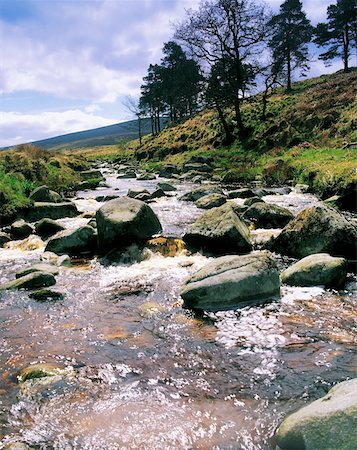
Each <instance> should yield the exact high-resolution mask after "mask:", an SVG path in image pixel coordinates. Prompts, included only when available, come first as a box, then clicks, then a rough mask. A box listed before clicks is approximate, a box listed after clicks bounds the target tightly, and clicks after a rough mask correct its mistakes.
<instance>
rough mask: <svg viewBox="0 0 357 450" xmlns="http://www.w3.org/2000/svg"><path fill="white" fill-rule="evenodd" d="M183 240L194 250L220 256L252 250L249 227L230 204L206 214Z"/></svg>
mask: <svg viewBox="0 0 357 450" xmlns="http://www.w3.org/2000/svg"><path fill="white" fill-rule="evenodd" d="M183 240H184V241H185V242H186V243H187V244H188V246H189V247H191V248H192V249H195V250H201V249H202V250H203V251H206V252H209V253H215V254H218V255H224V254H230V253H248V252H250V251H251V250H252V244H251V242H250V239H249V230H248V228H247V226H246V225H245V224H244V223H243V222H242V221H241V220H240V219H239V217H238V216H237V214H236V213H235V212H234V210H233V208H232V207H231V206H230V205H228V204H226V205H222V206H220V207H219V208H213V209H210V210H208V211H206V212H204V213H203V214H202V216H200V217H199V218H198V219H197V220H196V222H194V223H193V224H192V225H191V227H190V228H189V229H188V230H187V232H186V234H185V235H184V237H183Z"/></svg>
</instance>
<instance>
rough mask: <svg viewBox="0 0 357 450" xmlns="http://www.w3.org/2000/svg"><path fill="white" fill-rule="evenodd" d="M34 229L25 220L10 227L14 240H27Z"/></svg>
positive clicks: (18, 221) (17, 221)
mask: <svg viewBox="0 0 357 450" xmlns="http://www.w3.org/2000/svg"><path fill="white" fill-rule="evenodd" d="M33 231H34V230H33V228H32V226H31V225H30V224H28V223H26V222H25V221H24V220H23V219H20V220H16V222H14V223H13V224H12V225H11V227H10V234H11V237H12V239H26V238H27V237H29V236H30V234H31V233H33Z"/></svg>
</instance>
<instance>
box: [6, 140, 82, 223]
mask: <svg viewBox="0 0 357 450" xmlns="http://www.w3.org/2000/svg"><path fill="white" fill-rule="evenodd" d="M88 167H89V164H88V163H87V161H85V160H83V158H82V157H81V156H80V155H76V156H69V155H65V154H58V153H54V152H48V151H45V150H42V149H38V148H36V147H34V146H32V145H23V146H20V147H19V148H18V149H17V150H12V151H3V152H1V153H0V205H1V208H0V225H3V224H4V223H7V222H8V221H10V220H12V219H13V218H14V216H15V215H16V213H17V212H18V211H19V210H20V209H22V208H26V207H29V206H30V205H31V201H30V200H29V198H28V195H29V193H30V192H31V191H32V190H33V189H34V188H35V187H37V186H41V185H43V184H46V185H47V186H48V187H49V188H50V189H53V190H55V191H56V192H59V193H62V194H66V193H68V192H69V191H70V190H71V189H72V188H73V187H74V186H75V185H76V184H78V183H79V182H80V178H79V174H78V172H76V170H75V169H82V170H84V169H86V168H88Z"/></svg>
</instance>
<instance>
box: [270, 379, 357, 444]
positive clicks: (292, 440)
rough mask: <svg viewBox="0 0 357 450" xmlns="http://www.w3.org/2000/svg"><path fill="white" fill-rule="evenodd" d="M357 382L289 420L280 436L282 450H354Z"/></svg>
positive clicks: (341, 386) (346, 383) (348, 383)
mask: <svg viewBox="0 0 357 450" xmlns="http://www.w3.org/2000/svg"><path fill="white" fill-rule="evenodd" d="M356 424H357V378H355V379H353V380H348V381H344V382H343V383H339V384H337V385H336V386H335V387H333V388H332V389H331V390H330V391H329V392H328V394H327V395H325V396H324V397H322V398H320V399H318V400H316V401H314V402H312V403H310V404H309V405H307V406H305V407H304V408H301V409H299V410H298V411H297V412H295V413H294V414H291V415H290V416H288V417H287V418H286V419H285V420H284V421H283V423H282V424H281V425H280V427H279V429H278V431H277V433H276V442H277V444H278V446H279V448H280V449H282V450H305V449H314V450H327V449H331V450H332V449H333V450H353V449H355V448H356V442H357V426H356Z"/></svg>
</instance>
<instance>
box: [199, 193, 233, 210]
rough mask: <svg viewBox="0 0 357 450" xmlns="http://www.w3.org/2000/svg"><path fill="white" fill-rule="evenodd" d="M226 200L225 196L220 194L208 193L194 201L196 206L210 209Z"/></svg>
mask: <svg viewBox="0 0 357 450" xmlns="http://www.w3.org/2000/svg"><path fill="white" fill-rule="evenodd" d="M226 202H227V197H226V196H225V195H222V194H209V195H205V196H204V197H201V198H200V199H198V200H197V201H196V202H195V203H196V206H197V208H201V209H212V208H218V206H222V205H224V204H225V203H226Z"/></svg>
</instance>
